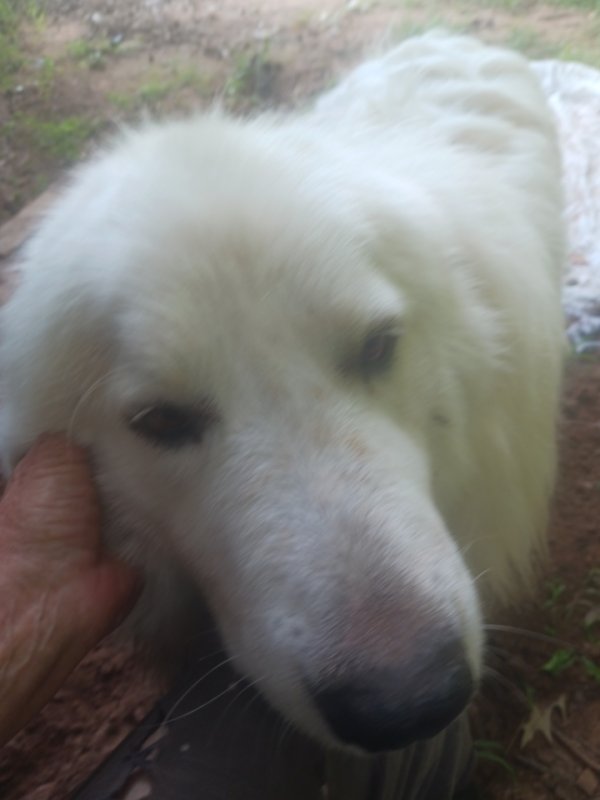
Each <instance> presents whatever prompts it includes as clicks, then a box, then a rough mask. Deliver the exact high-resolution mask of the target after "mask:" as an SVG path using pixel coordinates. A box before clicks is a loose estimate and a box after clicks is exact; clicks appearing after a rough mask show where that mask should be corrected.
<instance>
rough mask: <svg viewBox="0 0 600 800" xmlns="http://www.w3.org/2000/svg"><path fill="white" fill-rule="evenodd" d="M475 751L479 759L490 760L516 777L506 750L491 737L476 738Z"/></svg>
mask: <svg viewBox="0 0 600 800" xmlns="http://www.w3.org/2000/svg"><path fill="white" fill-rule="evenodd" d="M473 752H474V754H475V758H476V759H477V760H479V761H488V762H491V763H493V764H497V765H498V766H500V767H502V769H503V770H504V771H505V772H508V774H509V775H510V776H511V777H512V778H515V777H516V774H515V770H514V768H513V766H512V765H511V764H510V762H509V761H508V759H507V758H506V750H505V749H504V747H503V746H502V745H501V744H500V742H495V741H493V740H489V739H476V740H475V741H474V742H473Z"/></svg>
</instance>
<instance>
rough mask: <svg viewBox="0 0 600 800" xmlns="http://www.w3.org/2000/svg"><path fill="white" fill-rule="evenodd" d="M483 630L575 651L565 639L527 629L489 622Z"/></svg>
mask: <svg viewBox="0 0 600 800" xmlns="http://www.w3.org/2000/svg"><path fill="white" fill-rule="evenodd" d="M483 628H484V630H486V631H491V632H492V633H506V634H514V635H515V636H523V637H526V638H528V639H536V640H537V641H539V642H547V643H548V644H552V645H560V646H561V647H568V648H570V649H572V650H573V649H575V646H574V645H573V644H572V642H568V641H566V640H565V639H560V638H559V637H557V636H550V635H549V634H547V633H539V631H530V630H527V629H526V628H516V627H514V626H513V625H498V624H494V623H489V622H488V623H485V624H484V626H483Z"/></svg>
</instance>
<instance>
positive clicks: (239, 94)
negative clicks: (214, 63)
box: [225, 41, 274, 102]
mask: <svg viewBox="0 0 600 800" xmlns="http://www.w3.org/2000/svg"><path fill="white" fill-rule="evenodd" d="M269 50H270V46H269V42H268V41H266V42H264V43H263V45H262V46H261V47H260V48H259V49H258V50H247V51H242V52H239V53H237V54H236V55H235V56H234V58H233V69H232V71H231V74H230V75H229V77H228V78H227V81H226V82H225V96H226V97H228V98H229V99H230V100H233V101H234V102H236V101H240V100H242V99H243V100H246V101H252V102H259V101H260V100H261V99H263V98H265V97H266V96H267V95H268V93H269V84H270V81H271V77H272V74H273V66H274V65H273V62H272V61H271V60H270V58H269Z"/></svg>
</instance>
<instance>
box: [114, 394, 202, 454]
mask: <svg viewBox="0 0 600 800" xmlns="http://www.w3.org/2000/svg"><path fill="white" fill-rule="evenodd" d="M214 421H215V414H214V412H212V411H211V410H210V409H206V410H202V411H200V410H198V409H195V408H187V407H185V406H177V405H175V404H172V403H161V404H160V405H155V406H149V407H148V408H144V409H142V410H141V411H138V412H137V413H136V414H134V415H133V416H132V417H130V418H129V420H128V423H129V427H130V428H131V430H132V431H133V432H134V433H137V434H138V436H142V437H143V438H144V439H147V440H148V441H149V442H151V443H152V444H155V445H158V446H160V447H169V448H177V447H183V446H184V445H188V444H197V443H198V442H200V441H201V440H202V437H203V436H204V433H205V431H206V429H207V428H208V427H209V425H210V424H212V423H213V422H214Z"/></svg>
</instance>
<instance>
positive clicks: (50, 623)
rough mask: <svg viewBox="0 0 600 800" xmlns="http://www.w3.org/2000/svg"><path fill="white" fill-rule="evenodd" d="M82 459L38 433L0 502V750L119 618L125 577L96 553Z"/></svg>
mask: <svg viewBox="0 0 600 800" xmlns="http://www.w3.org/2000/svg"><path fill="white" fill-rule="evenodd" d="M100 516H101V515H100V507H99V503H98V497H97V494H96V490H95V487H94V484H93V482H92V477H91V472H90V469H89V466H88V463H87V459H86V455H85V452H84V451H83V450H82V449H81V448H79V447H76V446H75V445H72V444H70V443H69V442H68V441H67V440H66V439H65V438H64V437H62V436H58V435H51V436H44V437H42V439H40V440H39V441H38V442H37V443H36V444H35V445H34V446H33V447H32V449H31V450H30V451H29V452H28V453H27V455H26V456H25V457H24V458H23V460H22V461H21V462H20V463H19V465H18V466H17V468H16V470H15V472H14V474H13V476H12V478H11V480H10V482H9V484H8V487H7V489H6V492H5V494H4V497H3V498H2V500H1V501H0V745H1V744H2V743H4V742H6V741H7V740H8V739H9V738H10V737H11V736H12V735H13V734H14V733H16V732H17V731H18V730H19V729H20V728H21V727H22V726H23V725H25V723H26V722H27V721H28V720H29V719H30V718H31V717H32V716H33V714H34V713H35V712H36V711H37V710H39V709H40V708H41V707H42V706H43V705H44V703H46V702H47V701H48V700H49V699H50V698H51V697H52V695H53V694H54V693H55V692H56V690H57V689H58V688H59V686H60V685H61V684H62V683H63V681H64V680H65V678H66V677H67V676H68V674H69V673H70V672H71V670H72V669H73V668H74V667H75V666H76V665H77V664H78V663H79V661H80V660H81V659H82V658H83V656H84V655H85V654H86V653H87V652H88V651H89V650H90V649H91V648H92V647H93V646H94V645H95V644H96V643H97V642H98V641H99V640H100V639H101V638H102V637H103V636H104V635H105V634H107V633H108V632H109V631H110V630H112V629H113V628H114V627H116V625H117V624H118V623H119V622H120V621H121V620H122V619H123V617H124V616H125V614H126V613H127V612H128V611H129V609H130V608H131V606H132V605H133V602H134V601H135V598H136V597H137V593H138V589H139V580H138V578H137V576H136V574H135V573H134V572H133V570H132V569H131V568H130V567H128V566H127V565H125V564H123V563H121V562H119V561H117V560H116V559H115V558H114V557H112V556H110V555H108V554H107V553H105V552H104V551H103V549H102V543H101V539H100Z"/></svg>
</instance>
